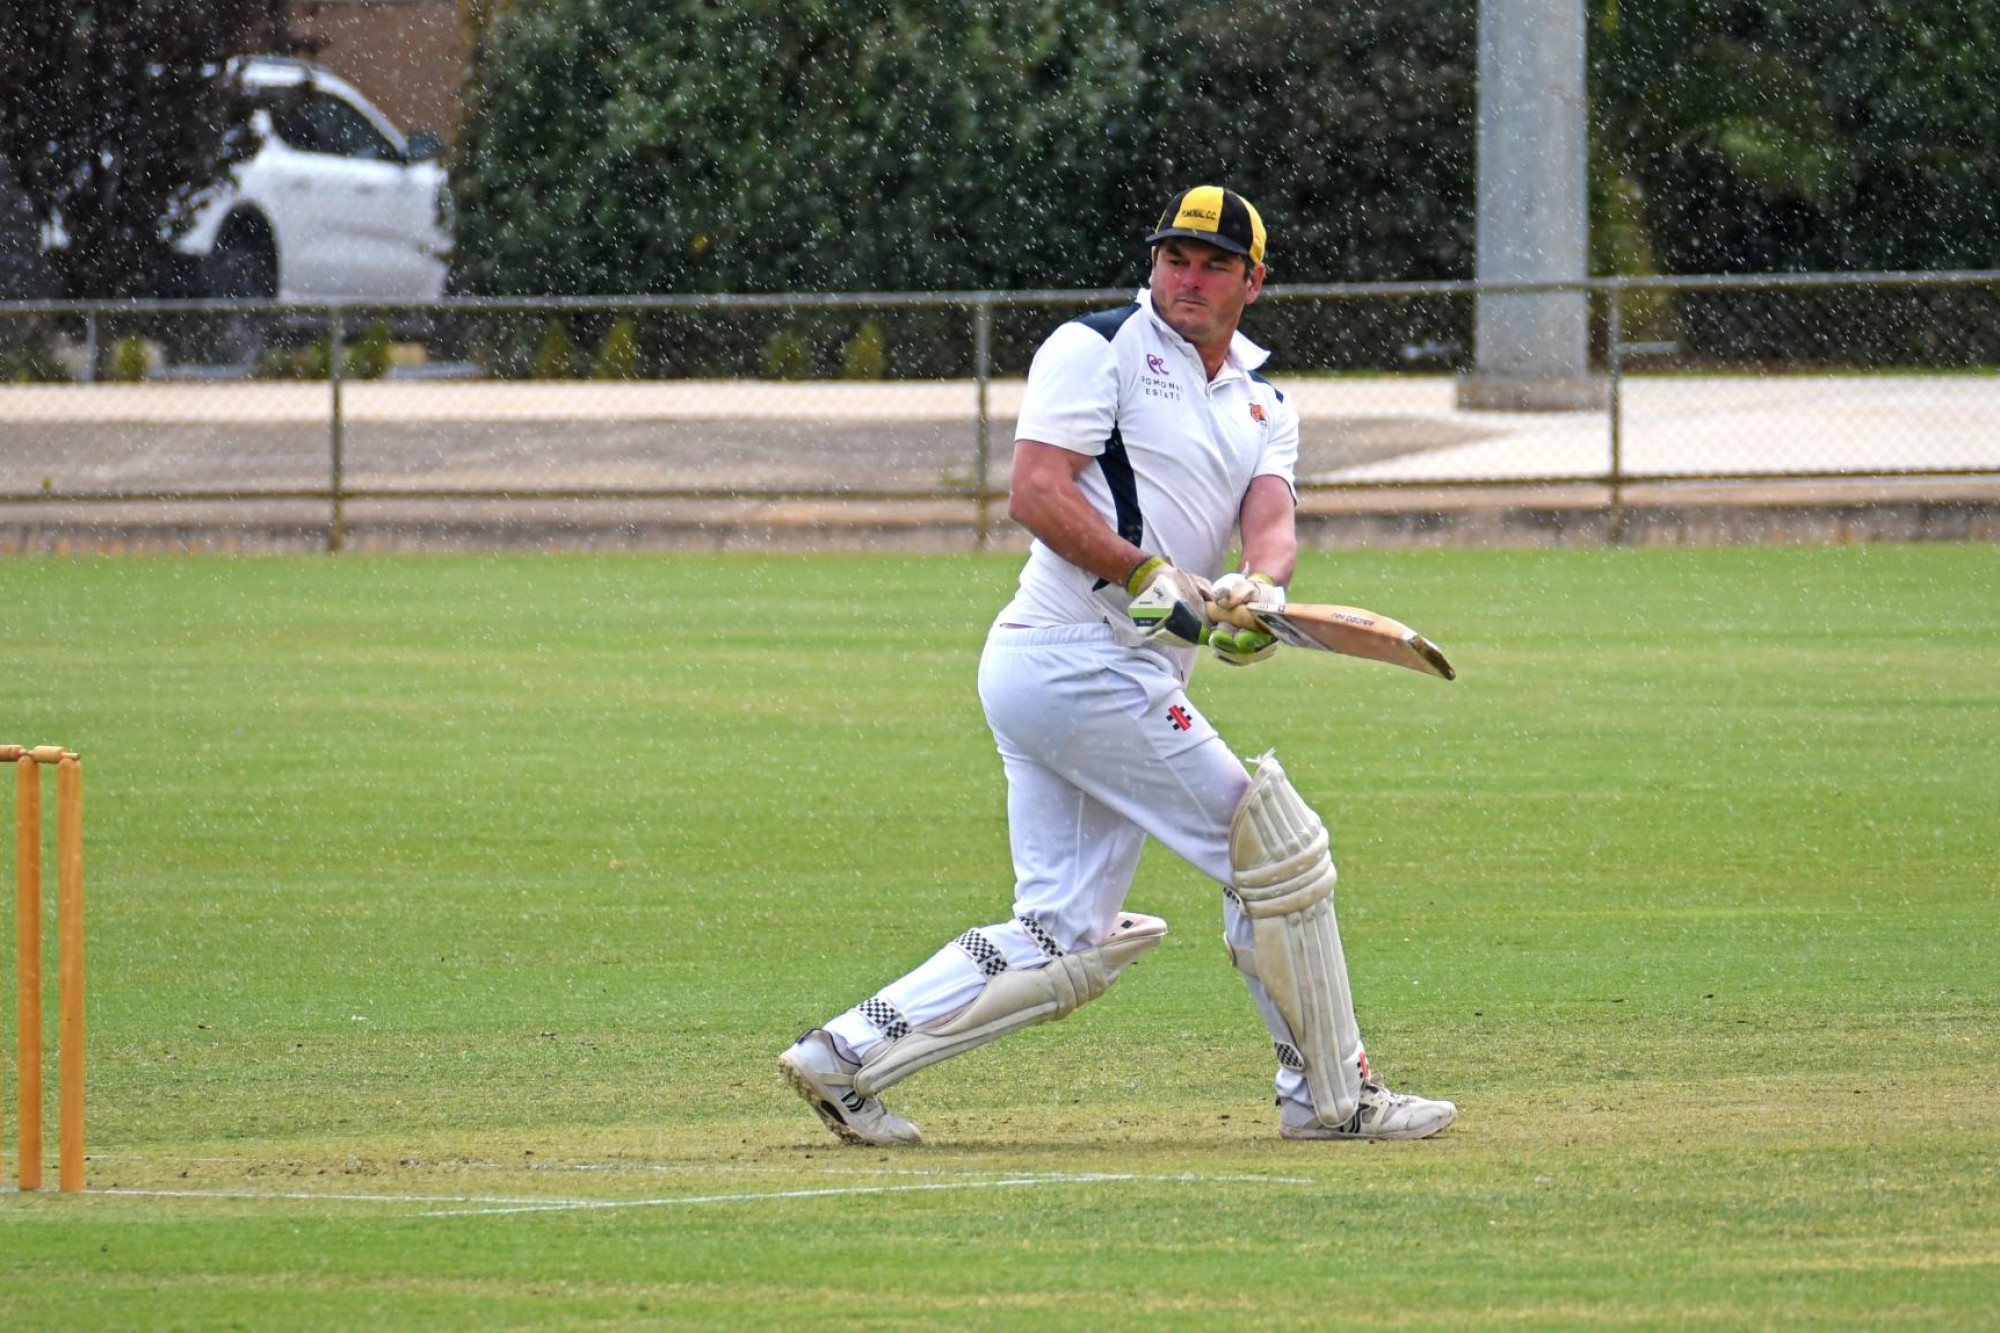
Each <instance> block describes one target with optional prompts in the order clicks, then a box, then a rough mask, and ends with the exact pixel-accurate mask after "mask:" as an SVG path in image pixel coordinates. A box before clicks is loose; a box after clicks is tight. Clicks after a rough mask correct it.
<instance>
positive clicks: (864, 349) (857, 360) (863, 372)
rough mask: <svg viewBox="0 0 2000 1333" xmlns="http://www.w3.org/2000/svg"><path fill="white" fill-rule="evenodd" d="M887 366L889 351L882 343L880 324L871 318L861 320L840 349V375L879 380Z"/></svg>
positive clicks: (851, 378)
mask: <svg viewBox="0 0 2000 1333" xmlns="http://www.w3.org/2000/svg"><path fill="white" fill-rule="evenodd" d="M888 368H889V351H888V348H887V346H885V344H884V338H883V334H882V325H881V324H880V323H879V322H877V321H875V320H873V319H864V320H862V321H861V327H860V328H858V329H856V330H855V331H854V336H853V337H851V338H849V339H848V340H847V342H846V344H845V345H843V346H842V347H841V349H840V374H841V377H842V378H843V379H850V380H879V379H881V378H882V376H883V374H884V373H885V372H886V371H887V370H888Z"/></svg>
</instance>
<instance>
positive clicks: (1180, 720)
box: [1167, 704, 1194, 731]
mask: <svg viewBox="0 0 2000 1333" xmlns="http://www.w3.org/2000/svg"><path fill="white" fill-rule="evenodd" d="M1167 721H1168V722H1169V723H1171V724H1172V725H1173V728H1174V730H1175V731H1192V730H1193V729H1194V718H1193V717H1191V716H1189V714H1188V710H1187V709H1185V708H1183V707H1181V706H1180V705H1179V704H1175V705H1174V706H1173V707H1171V708H1169V709H1167Z"/></svg>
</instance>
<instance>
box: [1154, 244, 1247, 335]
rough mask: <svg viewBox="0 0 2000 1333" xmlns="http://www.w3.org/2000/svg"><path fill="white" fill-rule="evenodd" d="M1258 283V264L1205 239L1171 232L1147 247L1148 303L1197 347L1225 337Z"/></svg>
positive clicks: (1229, 332) (1170, 325)
mask: <svg viewBox="0 0 2000 1333" xmlns="http://www.w3.org/2000/svg"><path fill="white" fill-rule="evenodd" d="M1263 287H1264V266H1263V265H1261V264H1252V263H1251V262H1250V261H1249V260H1248V259H1247V258H1245V257H1244V256H1242V255H1236V254H1231V253H1230V252H1229V251H1227V250H1224V249H1221V248H1219V247H1217V246H1213V245H1210V244H1209V243H1208V242H1206V241H1194V240H1189V239H1187V238H1185V237H1181V236H1171V237H1168V238H1167V239H1166V240H1164V241H1161V242H1160V244H1159V245H1158V246H1157V247H1155V248H1154V251H1153V308H1154V309H1156V310H1158V311H1159V312H1160V318H1161V319H1164V320H1165V321H1167V326H1168V327H1169V328H1171V329H1172V330H1173V331H1174V332H1175V333H1178V334H1180V335H1181V337H1183V338H1185V339H1187V340H1188V341H1189V342H1191V343H1193V344H1194V345H1195V346H1197V347H1206V346H1212V345H1214V344H1215V343H1217V342H1221V341H1226V340H1227V339H1228V337H1229V336H1230V335H1231V334H1233V333H1235V332H1236V325H1237V322H1238V321H1239V320H1241V319H1242V318H1243V307H1244V306H1246V305H1249V304H1250V303H1251V302H1252V301H1255V300H1256V299H1257V293H1258V292H1260V291H1262V290H1263Z"/></svg>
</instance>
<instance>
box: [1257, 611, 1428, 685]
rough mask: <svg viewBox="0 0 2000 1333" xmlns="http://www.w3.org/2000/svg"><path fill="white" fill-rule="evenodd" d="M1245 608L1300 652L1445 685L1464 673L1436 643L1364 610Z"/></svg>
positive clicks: (1399, 622)
mask: <svg viewBox="0 0 2000 1333" xmlns="http://www.w3.org/2000/svg"><path fill="white" fill-rule="evenodd" d="M1245 609H1247V610H1248V611H1249V612H1250V613H1251V614H1252V615H1254V616H1255V617H1256V618H1257V619H1258V621H1260V622H1261V623H1262V624H1263V626H1264V628H1265V629H1266V630H1268V631H1269V632H1270V634H1271V635H1272V637H1273V638H1276V639H1277V640H1278V641H1279V642H1280V643H1287V644H1290V645H1291V646H1292V647H1294V648H1312V649H1317V650H1319V651H1321V652H1329V653H1344V654H1345V655H1347V656H1348V657H1365V658H1367V659H1368V660H1369V661H1371V662H1386V663H1388V664H1389V665H1390V666H1399V667H1403V668H1406V669H1407V670H1410V671H1421V672H1423V673H1424V674H1425V675H1427V676H1436V677H1438V678H1439V679H1440V680H1456V679H1458V673H1457V672H1456V671H1454V670H1452V666H1451V663H1450V662H1448V661H1446V660H1445V655H1444V653H1443V652H1441V651H1439V649H1438V646H1437V645H1436V644H1434V643H1432V642H1431V641H1430V640H1429V639H1426V638H1425V637H1424V636H1423V635H1421V634H1419V633H1417V631H1415V630H1413V629H1411V628H1410V627H1409V626H1408V625H1405V624H1404V623H1403V622H1402V621H1400V620H1391V619H1389V617H1387V616H1382V615H1377V614H1375V612H1373V611H1364V610H1362V609H1361V608H1360V607H1358V606H1330V605H1326V604H1324V603H1317V602H1293V603H1291V604H1290V605H1288V606H1282V607H1280V606H1265V605H1262V604H1260V603H1257V602H1252V603H1250V605H1249V606H1248V607H1247V608H1245Z"/></svg>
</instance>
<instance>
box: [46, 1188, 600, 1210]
mask: <svg viewBox="0 0 2000 1333" xmlns="http://www.w3.org/2000/svg"><path fill="white" fill-rule="evenodd" d="M84 1193H86V1194H95V1195H111V1196H116V1197H119V1198H126V1199H243V1200H249V1201H252V1202H257V1201H263V1202H273V1201H283V1202H292V1203H296V1202H304V1203H490V1204H531V1203H550V1202H555V1203H560V1204H564V1205H569V1204H587V1203H591V1202H593V1200H589V1199H558V1200H550V1199H546V1198H541V1199H535V1198H520V1197H517V1196H512V1195H495V1194H342V1193H339V1192H337V1191H333V1190H328V1191H324V1192H320V1193H315V1192H313V1191H311V1190H142V1189H125V1188H121V1187H119V1186H112V1187H111V1188H109V1189H91V1190H85V1191H84Z"/></svg>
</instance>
